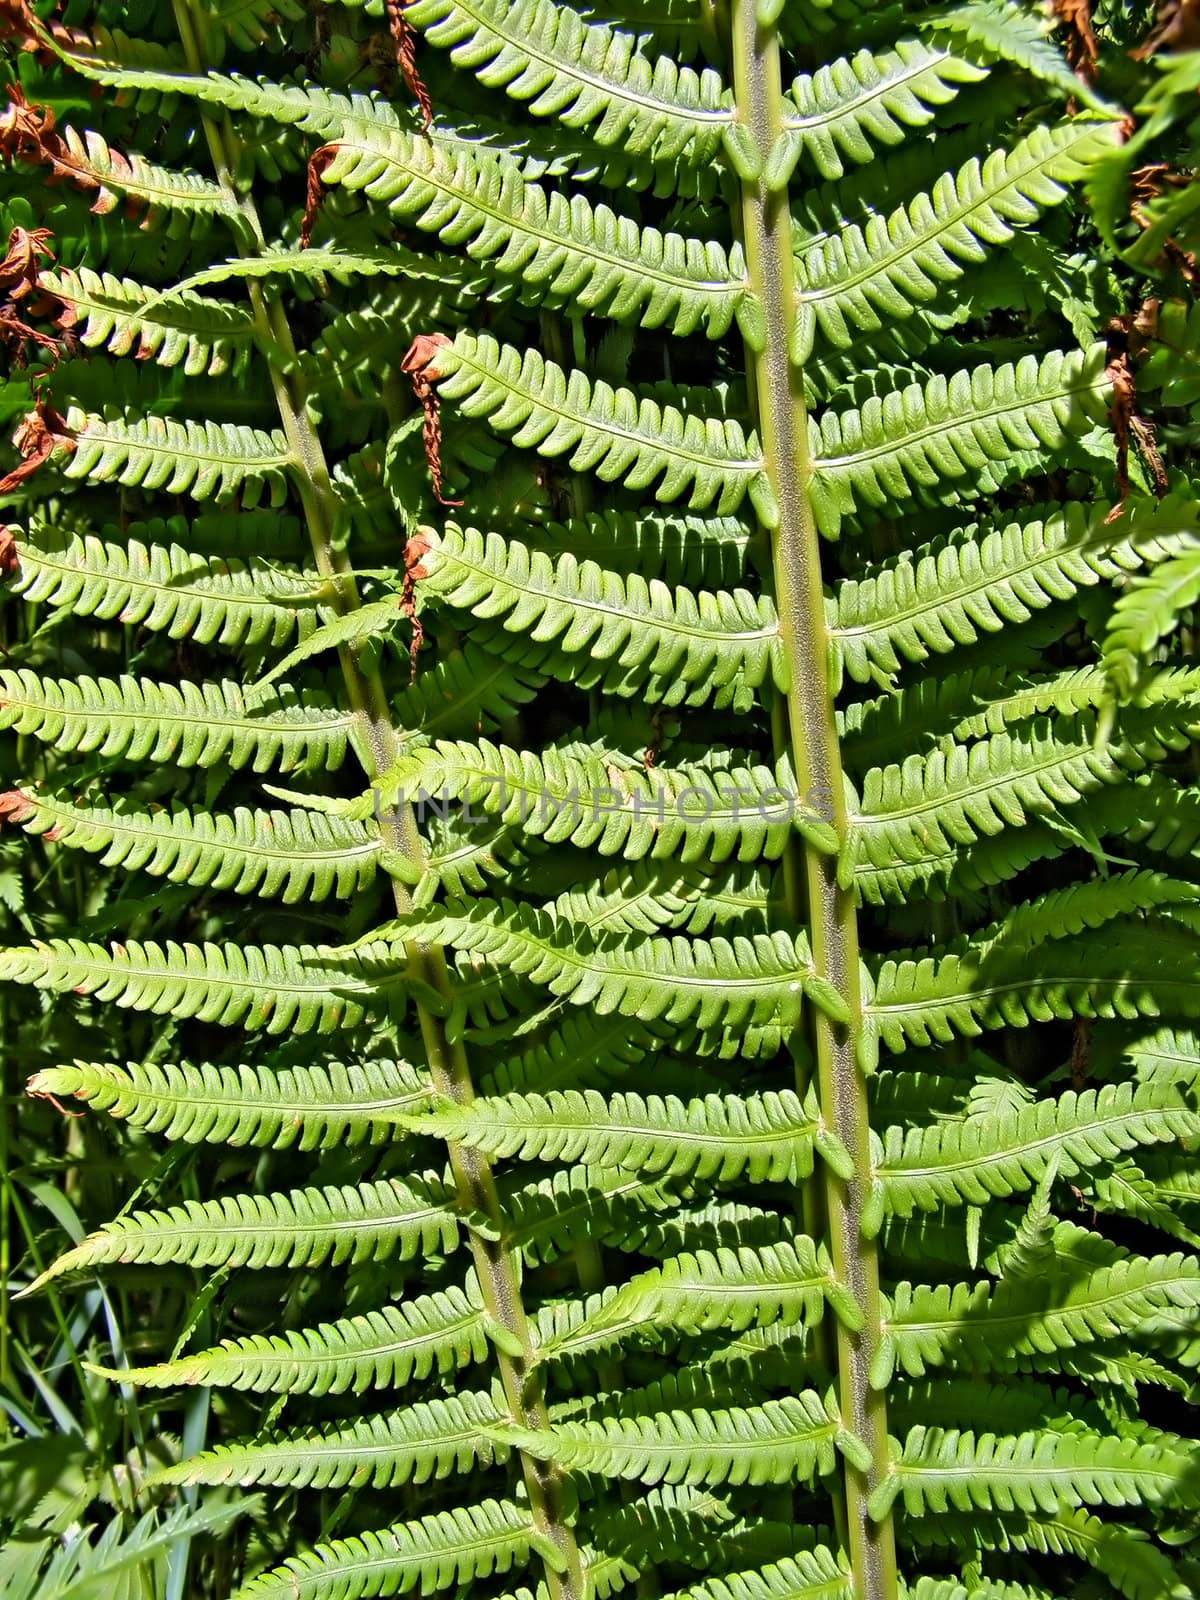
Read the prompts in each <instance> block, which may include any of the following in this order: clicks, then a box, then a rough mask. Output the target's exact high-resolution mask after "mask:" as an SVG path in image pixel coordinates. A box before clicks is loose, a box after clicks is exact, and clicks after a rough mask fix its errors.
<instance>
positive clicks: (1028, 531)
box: [831, 496, 1196, 683]
mask: <svg viewBox="0 0 1200 1600" xmlns="http://www.w3.org/2000/svg"><path fill="white" fill-rule="evenodd" d="M1114 511H1116V508H1115V507H1110V506H1108V505H1107V504H1104V503H1101V504H1099V505H1096V506H1085V505H1080V504H1079V503H1078V502H1073V503H1070V504H1068V505H1066V506H1063V507H1061V508H1055V509H1053V510H1045V509H1044V510H1041V511H1034V512H1032V513H1031V514H1029V515H1028V516H1022V517H1021V518H1020V519H1019V520H1016V521H1012V522H1008V523H1005V524H1003V525H1002V526H997V527H987V526H973V527H968V528H966V529H964V530H963V531H962V532H961V533H958V534H955V535H952V536H951V537H950V538H948V539H944V540H939V541H936V542H934V543H931V544H929V545H925V546H923V547H922V548H921V549H919V550H917V551H915V552H913V553H912V554H909V553H907V552H906V553H905V554H903V555H901V556H899V557H898V558H897V559H896V560H895V561H894V562H890V563H887V564H885V565H880V566H878V567H875V568H873V569H872V568H868V569H867V574H866V575H865V576H864V577H862V578H857V579H846V580H845V581H843V582H842V583H841V584H839V585H838V588H837V603H836V610H835V611H834V613H833V615H832V616H831V622H832V627H831V632H832V634H833V637H834V638H835V639H836V640H837V648H838V651H839V654H840V656H841V658H842V660H843V661H844V662H845V666H846V670H847V672H848V673H849V674H850V676H851V677H852V678H854V679H855V680H856V681H857V682H859V683H868V682H870V681H871V679H872V678H877V679H879V680H881V681H883V680H886V679H887V678H888V677H889V676H890V675H891V674H892V673H894V672H899V671H900V668H901V665H902V663H903V662H905V661H925V660H927V659H928V657H929V656H930V655H944V654H948V653H949V652H951V651H953V650H957V649H960V648H962V647H963V646H965V645H970V644H974V643H976V642H977V641H978V640H979V639H981V638H983V637H984V635H986V634H990V633H999V632H1001V631H1002V630H1003V629H1005V628H1007V627H1009V626H1010V625H1011V624H1013V623H1022V622H1028V621H1029V619H1030V618H1031V617H1032V616H1033V615H1034V614H1035V613H1036V612H1038V611H1041V610H1044V609H1045V608H1046V607H1047V606H1050V605H1052V604H1054V602H1055V601H1058V600H1068V599H1070V598H1071V597H1072V596H1073V595H1074V594H1076V593H1077V592H1078V591H1079V590H1080V589H1082V588H1090V587H1092V586H1093V585H1095V584H1097V583H1100V582H1102V581H1103V580H1104V579H1107V578H1119V577H1121V576H1122V575H1123V574H1124V573H1126V572H1130V571H1133V570H1134V569H1135V568H1137V567H1138V566H1140V565H1141V564H1142V562H1143V561H1153V560H1156V559H1159V558H1160V557H1161V556H1163V555H1169V554H1171V553H1172V551H1173V549H1174V548H1176V547H1177V545H1178V543H1180V542H1183V541H1186V540H1188V539H1189V536H1190V535H1192V534H1193V533H1194V531H1195V529H1196V513H1195V507H1194V506H1193V505H1192V504H1190V503H1188V502H1185V501H1183V500H1181V499H1180V498H1178V497H1172V498H1170V499H1167V500H1163V501H1155V500H1149V499H1147V498H1144V497H1141V496H1133V497H1131V498H1130V499H1129V500H1128V501H1127V502H1126V503H1125V505H1124V506H1123V507H1122V508H1121V509H1120V511H1119V512H1117V513H1116V515H1114ZM1110 517H1111V518H1112V520H1111V521H1110V520H1109V518H1110Z"/></svg>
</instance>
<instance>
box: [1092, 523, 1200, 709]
mask: <svg viewBox="0 0 1200 1600" xmlns="http://www.w3.org/2000/svg"><path fill="white" fill-rule="evenodd" d="M1198 601H1200V550H1189V551H1187V552H1185V553H1182V554H1180V555H1177V556H1172V557H1171V558H1170V559H1169V560H1167V561H1163V562H1162V563H1161V564H1160V565H1159V566H1156V567H1154V568H1152V569H1151V570H1150V571H1149V572H1140V573H1136V574H1135V575H1134V576H1133V578H1132V579H1131V580H1130V582H1129V585H1128V587H1127V588H1126V589H1125V590H1124V591H1123V592H1122V594H1121V595H1120V597H1119V598H1118V600H1117V603H1116V605H1115V606H1114V607H1113V613H1112V616H1111V617H1110V618H1109V623H1108V628H1107V630H1106V632H1105V635H1104V641H1103V645H1102V651H1103V656H1104V666H1105V670H1106V671H1107V673H1108V676H1109V679H1110V681H1111V683H1112V686H1113V688H1114V689H1115V690H1116V692H1117V694H1118V695H1119V696H1120V697H1121V698H1122V699H1128V698H1129V697H1130V696H1131V695H1132V694H1133V692H1134V690H1135V688H1136V687H1137V685H1138V680H1139V678H1140V677H1141V676H1142V674H1143V671H1144V668H1145V664H1146V662H1147V661H1148V660H1149V658H1150V657H1151V655H1152V653H1153V652H1154V650H1155V649H1156V648H1157V647H1158V645H1159V643H1160V642H1161V641H1162V640H1163V639H1165V638H1166V637H1167V636H1168V635H1169V634H1171V633H1173V632H1174V631H1175V630H1176V628H1178V627H1179V626H1180V622H1181V613H1183V614H1185V615H1186V613H1188V612H1189V611H1190V610H1191V609H1192V607H1194V606H1195V605H1196V603H1197V602H1198Z"/></svg>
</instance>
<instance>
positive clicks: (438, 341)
mask: <svg viewBox="0 0 1200 1600" xmlns="http://www.w3.org/2000/svg"><path fill="white" fill-rule="evenodd" d="M449 343H450V341H449V339H447V337H446V335H445V334H444V333H419V334H418V335H417V337H416V338H415V339H414V340H413V342H412V344H411V345H410V346H409V349H408V354H407V355H406V356H405V357H404V360H403V361H402V362H401V363H400V370H401V372H407V373H408V375H409V377H410V378H411V379H412V386H413V393H414V394H415V395H416V397H417V399H418V400H419V401H420V403H421V409H422V411H424V413H425V425H424V427H423V428H422V430H421V442H422V444H423V445H424V446H425V460H426V461H427V463H428V464H429V477H430V480H431V482H432V483H433V492H434V495H435V496H436V497H437V500H438V503H439V504H440V505H444V506H460V505H462V501H461V500H447V499H446V497H445V495H444V494H443V493H442V424H441V417H440V409H441V408H440V405H439V402H438V397H437V393H436V391H435V389H434V387H433V386H434V383H435V382H436V381H437V379H438V377H439V376H440V374H439V373H438V372H437V371H436V370H435V368H436V364H437V353H438V351H439V350H440V349H441V348H442V347H443V346H444V345H448V344H449Z"/></svg>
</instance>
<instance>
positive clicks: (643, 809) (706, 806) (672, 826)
mask: <svg viewBox="0 0 1200 1600" xmlns="http://www.w3.org/2000/svg"><path fill="white" fill-rule="evenodd" d="M398 796H403V797H404V798H405V799H406V800H407V801H408V802H410V803H411V802H413V801H414V800H416V801H417V802H418V809H419V814H421V809H422V808H423V807H424V806H425V805H427V804H430V803H432V801H431V800H426V801H421V799H420V797H421V796H427V797H432V799H433V800H436V802H437V803H438V804H440V805H442V806H443V807H444V806H445V805H446V804H447V802H449V801H462V802H464V805H465V809H469V810H470V811H471V814H472V816H473V817H475V818H476V820H479V819H481V818H482V817H496V818H498V819H499V820H500V821H501V822H503V823H505V824H507V825H509V826H515V827H518V828H520V829H521V830H522V831H523V832H525V833H529V834H532V835H534V836H535V837H539V838H544V839H545V840H546V841H547V842H548V843H552V844H554V843H561V842H564V841H568V840H569V841H570V842H571V843H572V844H574V845H576V846H577V847H578V848H580V849H586V848H595V849H597V850H598V851H599V853H600V854H601V855H602V856H613V855H617V854H620V855H622V856H623V857H624V859H625V860H627V861H638V860H641V859H642V857H644V856H651V857H653V858H654V859H656V860H661V859H663V858H666V857H673V856H678V858H679V859H680V860H681V861H683V862H685V863H687V862H692V861H700V860H711V861H714V862H719V861H725V860H728V859H729V858H730V857H736V859H738V860H739V861H751V860H755V859H758V858H760V857H761V858H763V859H766V860H777V859H778V858H779V857H780V856H781V855H782V854H783V852H784V849H785V848H786V845H787V841H788V838H789V837H790V835H791V832H792V825H793V817H794V816H795V814H796V804H795V801H794V799H793V797H792V796H791V795H789V794H787V793H786V792H785V791H784V790H783V789H781V788H780V787H779V786H778V784H777V783H776V781H775V776H774V774H773V773H772V772H771V771H770V769H769V768H767V767H755V768H753V769H747V768H745V767H734V768H731V769H730V770H728V771H722V772H719V773H709V772H706V771H705V770H704V769H703V768H700V767H679V768H669V767H655V768H653V769H652V770H651V771H650V772H647V771H646V770H645V769H644V768H643V767H642V766H641V765H640V764H636V765H635V764H633V763H626V762H625V761H624V760H622V761H621V762H616V761H613V760H611V759H609V760H604V759H602V758H601V757H598V756H592V757H589V758H579V757H574V756H570V755H561V754H559V752H558V751H556V750H555V749H554V748H553V747H548V748H547V749H545V750H544V751H543V752H542V753H541V755H536V754H535V753H534V752H533V751H529V750H511V749H509V748H508V747H507V746H506V745H500V746H497V745H494V744H491V743H490V742H488V741H486V740H483V741H481V742H480V743H478V744H466V743H459V744H446V743H443V742H441V741H439V742H438V743H437V744H436V745H429V746H426V747H425V748H423V749H421V750H418V751H416V752H414V754H413V755H411V756H407V757H404V758H402V759H401V760H400V761H399V762H398V763H397V764H396V766H394V767H392V768H390V769H389V770H388V771H387V772H386V773H384V774H383V776H382V777H381V778H380V780H379V781H378V783H377V784H376V785H375V787H374V789H373V791H372V794H371V796H370V798H369V800H363V801H359V802H358V803H357V805H356V807H355V810H354V812H353V813H352V814H353V815H356V816H359V817H364V818H365V816H366V815H368V814H370V811H371V810H374V812H375V814H378V813H379V808H380V807H381V806H389V805H391V804H392V803H393V802H394V801H395V800H396V798H397V797H398ZM476 807H478V808H479V809H478V810H476V809H475V808H476ZM817 820H818V819H814V824H815V823H816V821H817Z"/></svg>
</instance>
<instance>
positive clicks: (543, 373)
mask: <svg viewBox="0 0 1200 1600" xmlns="http://www.w3.org/2000/svg"><path fill="white" fill-rule="evenodd" d="M425 371H426V376H428V377H429V378H430V379H433V380H436V381H437V382H438V384H439V386H440V388H441V393H442V395H443V397H444V398H445V399H447V400H454V401H457V402H458V404H459V406H460V408H461V410H462V411H463V412H464V413H465V415H467V416H469V417H486V418H487V419H488V421H489V423H490V424H491V426H492V427H493V428H495V429H496V430H497V431H498V432H502V433H509V434H511V435H512V436H513V443H514V444H516V445H519V446H522V447H525V448H534V449H536V450H537V451H538V453H539V455H544V456H559V455H567V452H568V451H569V452H570V454H569V455H567V461H568V465H570V466H571V467H573V468H574V469H575V470H576V471H593V472H595V473H596V474H597V476H598V477H599V478H600V479H601V481H602V482H604V483H612V482H614V481H620V482H622V483H624V484H625V485H626V487H627V488H630V489H645V488H648V487H649V486H650V485H651V484H654V485H656V487H655V498H656V499H658V500H675V499H677V498H678V497H679V496H680V495H681V494H683V493H684V492H685V491H686V492H687V493H688V497H689V498H688V502H687V503H688V505H689V506H690V507H691V508H692V509H693V510H694V509H696V508H700V507H704V506H709V505H712V504H713V503H714V501H715V502H716V509H717V511H718V512H720V513H725V512H730V511H734V510H736V509H737V507H738V505H740V503H741V501H742V499H743V497H744V496H745V495H746V494H747V493H749V494H750V497H751V499H752V500H753V501H754V502H755V505H756V506H757V507H758V508H759V509H760V510H761V509H762V504H763V502H762V497H763V495H764V494H765V493H768V492H769V491H768V488H767V480H766V477H765V474H764V472H763V463H762V456H761V453H760V451H759V448H758V443H757V440H755V439H754V438H753V437H751V438H750V439H749V440H747V438H746V436H745V433H744V432H743V430H742V428H741V426H740V424H739V423H737V422H736V421H734V420H733V419H732V418H722V417H718V416H709V417H704V416H703V415H698V414H696V413H695V412H688V411H684V410H681V409H678V408H676V407H675V406H664V405H660V404H659V403H658V401H656V400H653V399H651V398H649V397H642V398H639V397H638V396H637V395H636V394H635V393H634V392H633V391H632V390H629V389H613V388H612V386H611V385H610V384H607V383H604V382H603V381H597V382H595V383H592V382H590V381H589V380H588V378H587V377H586V376H585V374H584V373H582V372H580V371H573V372H571V373H570V374H567V373H564V372H563V371H562V369H561V368H559V367H556V366H555V365H554V364H553V363H552V362H549V361H546V360H545V359H544V358H543V357H542V356H541V355H539V354H538V352H537V351H536V350H526V351H524V352H523V353H522V352H521V351H520V350H516V349H514V348H513V347H511V346H509V345H501V344H499V343H497V341H496V340H495V339H493V338H492V337H491V335H490V334H472V333H460V334H459V335H458V336H457V338H456V339H455V340H454V342H453V343H452V344H444V345H440V346H439V347H438V348H437V349H436V350H435V351H434V352H433V355H432V357H431V360H430V363H429V365H428V366H427V367H426V369H425ZM699 399H700V397H699V396H698V395H697V396H694V397H693V403H696V402H697V401H699Z"/></svg>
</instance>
